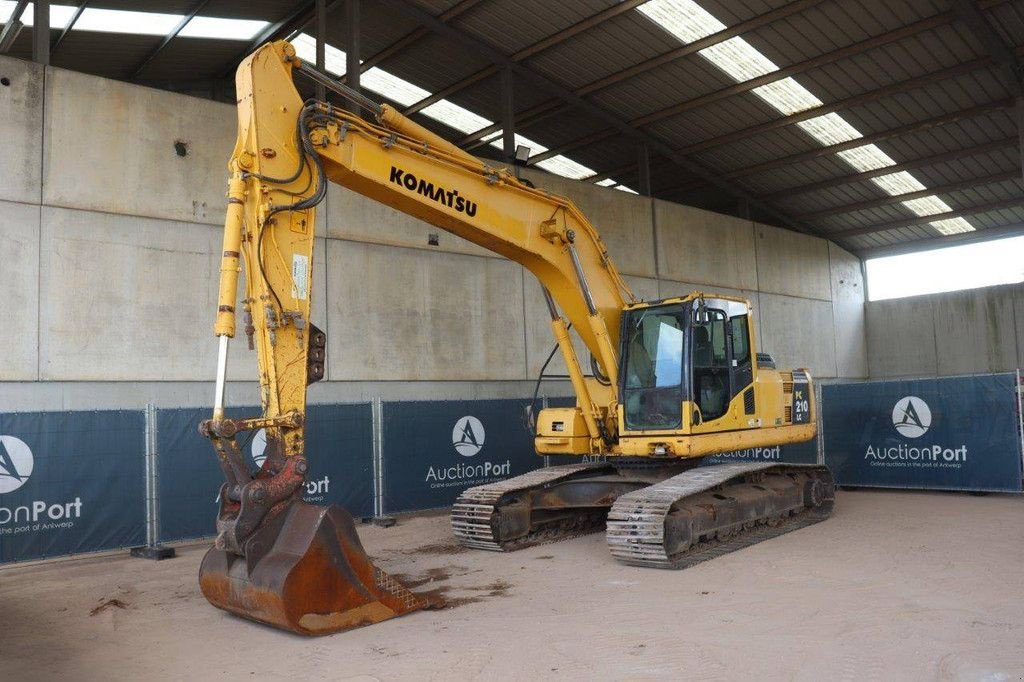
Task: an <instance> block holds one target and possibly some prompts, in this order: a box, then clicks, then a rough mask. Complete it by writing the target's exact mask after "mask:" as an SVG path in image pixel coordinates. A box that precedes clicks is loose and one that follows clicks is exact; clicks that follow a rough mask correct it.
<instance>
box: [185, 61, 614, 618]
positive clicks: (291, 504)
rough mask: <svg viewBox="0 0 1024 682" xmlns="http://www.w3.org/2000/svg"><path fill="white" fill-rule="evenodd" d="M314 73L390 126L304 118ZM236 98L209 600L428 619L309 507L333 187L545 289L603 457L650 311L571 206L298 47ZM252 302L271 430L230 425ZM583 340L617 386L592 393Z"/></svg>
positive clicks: (273, 614)
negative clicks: (623, 332) (325, 233)
mask: <svg viewBox="0 0 1024 682" xmlns="http://www.w3.org/2000/svg"><path fill="white" fill-rule="evenodd" d="M296 71H301V72H303V73H304V74H305V75H307V76H309V77H310V78H312V79H314V80H317V81H319V82H321V83H322V84H324V85H325V86H326V87H328V88H330V89H332V90H334V91H336V92H339V93H340V94H342V95H343V96H346V97H348V98H349V99H352V100H355V101H356V102H358V103H359V104H360V105H361V106H362V107H364V108H365V109H366V110H368V111H369V112H372V113H373V114H374V115H375V117H376V121H377V122H376V123H370V122H368V121H366V120H364V119H363V118H360V117H358V116H355V115H353V114H352V113H350V112H348V111H346V110H344V109H341V108H337V107H334V106H331V105H329V104H326V103H323V102H316V101H307V102H304V101H303V100H302V98H301V97H300V95H299V93H298V91H297V90H296V88H295V85H294V82H293V77H294V74H295V72H296ZM236 88H237V97H238V138H237V141H236V144H235V148H234V151H233V153H232V156H231V160H230V162H229V173H230V179H229V184H228V208H227V217H226V220H225V229H224V243H223V251H222V256H221V269H220V289H219V293H218V310H217V319H216V324H215V334H216V335H217V337H218V340H219V349H218V368H217V384H216V395H215V403H214V413H213V417H212V419H210V420H207V421H205V422H203V424H202V425H201V426H200V430H201V432H202V433H203V434H204V435H205V436H207V437H208V438H210V439H211V441H212V442H213V444H214V447H215V449H216V451H217V454H218V458H219V461H220V464H221V468H222V470H223V472H224V475H225V480H226V482H225V484H224V486H223V488H222V490H221V509H220V511H219V514H218V523H217V530H218V537H217V541H216V545H215V547H214V549H213V550H211V551H210V553H209V554H208V555H207V557H206V559H205V560H204V563H203V567H202V569H201V572H200V578H201V585H202V589H203V591H204V594H205V595H206V596H207V598H208V599H209V600H210V601H211V602H212V603H214V604H215V605H217V606H220V607H221V608H225V609H227V610H229V611H232V612H235V613H237V614H239V615H242V616H245V617H248V618H253V619H256V620H260V621H263V622H267V623H271V624H273V625H276V626H278V627H283V628H286V629H290V630H293V631H296V632H300V633H304V634H319V633H324V632H333V631H337V630H340V629H346V628H349V627H354V626H356V625H361V624H365V623H369V622H377V621H379V620H383V619H385V618H389V617H392V616H394V615H400V614H401V613H404V612H407V611H409V610H415V609H417V608H423V607H424V606H426V602H424V601H423V600H422V599H420V598H419V597H417V596H416V595H413V594H412V593H410V592H408V591H407V590H405V589H404V588H403V587H401V586H400V585H398V584H397V582H396V581H394V580H393V579H391V578H390V577H388V576H387V575H386V574H384V573H383V572H382V571H380V570H379V569H377V568H375V567H374V566H373V565H372V564H371V563H370V561H369V559H368V558H367V557H366V555H365V552H363V550H362V547H361V546H360V544H359V540H358V536H357V535H356V534H355V530H354V526H353V524H352V520H351V518H350V517H349V516H348V514H347V513H346V512H344V510H341V509H340V508H338V507H333V506H332V507H329V508H327V507H314V506H311V505H306V504H304V503H303V502H302V501H301V492H302V488H303V483H304V480H305V474H306V471H307V467H308V465H307V463H306V460H305V446H304V418H305V411H306V410H305V401H306V387H307V386H308V385H309V384H310V383H312V382H314V381H317V380H319V379H321V378H323V375H324V362H325V358H324V353H325V349H326V337H325V335H324V333H323V332H321V331H320V330H319V329H317V328H316V327H315V326H314V325H313V323H312V321H311V319H310V312H311V305H310V303H311V297H312V288H313V287H312V281H313V280H312V263H313V248H314V244H315V235H316V232H315V218H316V207H317V205H318V204H320V203H321V202H322V201H323V199H324V197H325V196H326V193H327V183H329V182H334V183H337V184H339V185H341V186H344V187H346V188H348V189H350V190H353V191H356V192H358V193H360V194H363V195H364V196H367V197H369V198H371V199H374V200H376V201H379V202H381V203H384V204H387V205H389V206H392V207H394V208H395V209H397V210H399V211H401V212H403V213H407V214H409V215H413V216H416V217H418V218H421V219H422V220H424V221H426V222H428V223H431V224H433V225H436V226H438V227H440V228H442V229H444V230H447V231H449V232H451V233H453V234H456V235H458V236H460V237H462V238H464V239H466V240H468V241H471V242H473V243H475V244H478V245H480V246H482V247H484V248H486V249H489V250H491V251H493V252H495V253H498V254H501V255H503V256H505V257H507V258H509V259H511V260H513V261H515V262H517V263H520V264H522V265H523V266H524V267H526V268H527V269H528V270H530V271H531V272H532V273H534V275H536V276H537V278H538V280H539V281H540V283H541V285H542V286H543V288H544V293H545V296H546V299H547V302H548V308H549V312H550V315H551V325H552V330H553V332H554V335H555V337H556V340H557V341H558V344H559V347H560V349H561V351H562V353H563V357H564V358H565V362H566V366H567V368H568V371H569V376H570V378H571V381H572V384H573V387H574V389H575V391H576V395H577V398H578V404H579V408H580V412H581V416H582V419H583V422H584V424H585V428H586V432H587V434H588V440H589V444H588V449H589V450H590V451H591V452H594V453H599V452H601V451H602V449H603V448H606V447H607V445H608V444H609V443H611V442H613V441H614V439H615V429H616V409H615V400H616V396H617V394H618V393H617V387H618V367H619V363H618V348H619V321H620V316H621V315H622V310H623V307H624V305H625V304H626V302H633V301H634V298H633V296H632V294H631V293H630V291H629V288H628V287H627V285H626V284H625V282H624V281H623V280H622V278H621V277H620V275H619V273H618V271H617V270H616V269H615V266H614V265H613V264H612V262H611V260H610V259H609V257H608V253H607V250H606V248H605V246H604V244H603V242H602V241H601V238H600V237H599V236H598V234H597V232H596V231H595V229H594V228H593V226H592V225H591V224H590V223H589V222H588V221H587V220H586V218H585V217H584V216H583V214H582V213H581V212H580V211H579V209H578V208H577V207H576V206H575V205H574V204H573V203H572V202H571V201H569V200H568V199H566V198H563V197H559V196H555V195H552V194H550V193H547V192H544V191H542V190H538V189H534V188H532V187H529V186H527V185H526V184H524V183H521V182H520V181H518V180H517V179H516V178H515V177H514V176H513V175H512V174H510V173H509V172H508V171H507V170H505V169H502V168H495V167H491V166H489V165H487V164H484V163H482V162H481V161H479V160H478V159H476V158H474V157H473V156H471V155H469V154H467V153H465V152H463V151H462V150H460V149H459V148H457V147H456V146H454V145H452V144H451V143H449V142H447V141H445V140H444V139H442V138H440V137H438V136H437V135H435V134H433V133H431V132H430V131H428V130H426V129H425V128H423V127H421V126H419V125H417V124H416V123H414V122H412V121H410V120H408V119H407V118H405V117H404V116H402V115H401V114H400V113H399V112H397V111H395V110H394V109H393V108H391V107H389V106H387V105H377V104H375V103H373V102H371V101H369V100H367V99H366V98H364V97H362V96H360V95H359V94H358V93H355V92H353V91H351V90H349V89H347V88H346V87H345V86H343V85H342V84H340V83H338V82H336V81H334V80H333V79H330V78H329V77H328V76H326V75H325V74H322V73H319V72H317V71H316V70H315V69H312V68H311V67H310V66H309V65H307V64H303V63H302V61H301V60H300V59H298V58H297V57H296V56H295V51H294V48H293V47H292V46H291V45H290V44H289V43H287V42H284V41H280V42H275V43H272V44H267V45H264V46H263V47H261V48H260V49H259V50H257V51H256V52H254V53H253V54H252V55H250V56H249V57H248V58H247V59H246V60H245V61H244V62H242V64H241V65H240V67H239V69H238V72H237V76H236ZM243 273H244V278H242V277H241V274H243ZM239 289H241V290H242V291H241V311H242V313H243V319H244V322H245V333H246V335H247V337H248V342H249V345H250V348H254V349H255V350H256V352H257V358H258V364H259V382H260V389H261V400H262V404H263V415H262V416H260V417H253V418H249V419H228V418H227V417H226V416H225V412H224V386H225V382H226V379H227V358H228V342H229V339H230V338H232V337H234V336H235V333H236V313H237V308H238V304H239ZM563 315H564V317H563ZM567 320H568V322H567ZM569 324H571V325H572V326H573V327H574V328H575V330H576V332H577V333H578V334H579V336H580V338H581V340H582V341H583V343H584V344H585V345H586V347H587V349H588V350H589V351H590V353H591V355H592V357H593V358H594V359H595V360H596V363H597V364H598V365H599V370H600V374H602V375H603V376H604V378H605V380H604V381H599V380H596V379H594V378H592V377H587V376H585V374H584V371H583V369H582V368H581V365H580V362H579V358H578V357H577V356H576V353H575V350H574V348H573V344H572V342H571V340H570V337H569V331H568V327H569ZM255 429H264V430H265V432H266V436H267V449H266V453H267V457H266V459H265V461H264V463H263V465H262V467H261V469H260V471H259V472H257V473H256V474H253V473H252V472H251V470H250V468H249V466H248V464H247V463H246V462H245V461H244V458H243V456H242V453H241V450H240V448H239V445H238V439H237V438H236V436H237V434H239V433H240V432H244V431H252V430H255Z"/></svg>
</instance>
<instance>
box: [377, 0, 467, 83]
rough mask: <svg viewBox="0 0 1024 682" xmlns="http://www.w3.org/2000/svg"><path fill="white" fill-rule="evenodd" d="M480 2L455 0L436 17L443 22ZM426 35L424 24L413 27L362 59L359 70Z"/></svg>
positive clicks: (428, 32) (393, 53)
mask: <svg viewBox="0 0 1024 682" xmlns="http://www.w3.org/2000/svg"><path fill="white" fill-rule="evenodd" d="M481 2H483V0H462V2H457V3H455V5H453V6H452V7H450V8H448V9H446V10H445V11H444V12H441V14H439V15H438V17H437V18H438V19H440V20H441V21H444V22H448V21H451V20H452V19H454V18H455V17H457V16H459V15H460V14H465V13H466V12H467V11H469V10H470V9H472V8H473V7H475V6H477V5H479V4H480V3H481ZM428 35H430V29H428V28H426V27H425V26H420V27H418V28H416V29H413V30H412V31H410V32H409V33H407V34H405V35H404V36H402V37H401V38H399V39H398V40H396V41H395V42H393V43H391V44H390V45H388V46H387V47H385V48H384V49H383V50H381V51H380V52H377V53H376V54H374V55H371V56H369V57H367V58H366V59H365V60H363V63H362V65H361V66H360V71H362V72H365V71H366V70H367V69H372V68H373V67H375V66H377V65H378V64H380V63H381V62H383V61H384V60H386V59H390V58H391V57H394V56H395V55H396V54H398V53H400V52H401V51H402V50H405V49H406V48H408V47H411V46H412V45H414V44H416V43H417V42H419V41H420V40H422V39H423V38H426V37H427V36H428Z"/></svg>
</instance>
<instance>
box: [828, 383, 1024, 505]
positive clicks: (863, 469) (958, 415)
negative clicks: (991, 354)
mask: <svg viewBox="0 0 1024 682" xmlns="http://www.w3.org/2000/svg"><path fill="white" fill-rule="evenodd" d="M822 404H823V418H824V437H825V442H824V444H825V448H824V449H825V464H827V465H828V466H829V467H831V469H832V472H833V474H834V475H835V477H836V482H837V483H840V484H844V485H853V486H858V485H861V486H869V487H882V488H927V489H934V490H976V491H1003V492H1020V491H1021V437H1020V433H1019V423H1020V422H1019V415H1018V407H1017V396H1016V376H1015V375H1014V374H994V375H984V376H973V377H952V378H946V379H914V380H902V381H871V382H866V383H857V384H830V385H828V386H824V387H823V399H822Z"/></svg>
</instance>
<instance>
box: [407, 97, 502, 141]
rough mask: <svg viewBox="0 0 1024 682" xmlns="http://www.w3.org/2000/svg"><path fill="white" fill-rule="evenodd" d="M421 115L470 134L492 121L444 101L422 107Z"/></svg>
mask: <svg viewBox="0 0 1024 682" xmlns="http://www.w3.org/2000/svg"><path fill="white" fill-rule="evenodd" d="M421 113H422V114H423V115H424V116H429V117H430V118H432V119H434V120H435V121H440V122H441V123H444V124H445V125H446V126H448V127H449V128H454V129H455V130H458V131H460V132H463V133H472V132H475V131H477V130H480V129H481V128H486V127H487V126H489V125H491V124H492V123H493V121H488V120H487V119H486V118H484V117H483V116H479V115H478V114H474V113H473V112H472V111H470V110H469V109H466V108H465V107H460V106H459V105H458V104H455V103H454V102H449V101H448V100H446V99H443V100H441V101H440V102H435V103H434V104H431V105H430V106H429V107H424V108H423V110H422V112H421Z"/></svg>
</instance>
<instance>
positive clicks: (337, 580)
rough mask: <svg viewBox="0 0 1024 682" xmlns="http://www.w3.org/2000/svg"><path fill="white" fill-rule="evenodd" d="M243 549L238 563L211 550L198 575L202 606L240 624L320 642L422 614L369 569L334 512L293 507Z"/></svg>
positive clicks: (411, 598) (412, 598)
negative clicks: (311, 637)
mask: <svg viewBox="0 0 1024 682" xmlns="http://www.w3.org/2000/svg"><path fill="white" fill-rule="evenodd" d="M245 544H246V551H245V556H240V555H238V554H234V553H231V552H228V551H225V550H223V549H217V548H216V547H215V548H213V549H211V550H210V551H209V552H207V553H206V556H205V557H204V558H203V563H202V566H201V567H200V569H199V584H200V588H201V589H202V591H203V595H204V596H205V597H206V599H207V600H209V602H210V603H211V604H213V605H214V606H216V607H218V608H221V609H224V610H225V611H230V612H231V613H234V614H236V615H239V616H242V617H243V618H249V619H251V620H255V621H259V622H261V623H266V624H268V625H273V626H274V627H278V628H281V629H284V630H290V631H291V632H295V633H298V634H301V635H326V634H331V633H334V632H340V631H343V630H350V629H352V628H357V627H360V626H363V625H370V624H372V623H379V622H380V621H383V620H387V619H388V618H394V617H395V616H401V615H402V614H405V613H409V612H410V611H417V610H419V609H422V608H425V607H426V606H427V600H426V599H424V598H423V597H420V596H419V595H416V594H414V593H412V592H410V591H409V590H408V589H406V588H405V587H404V586H403V585H402V584H401V583H399V582H398V581H397V580H395V579H394V578H392V577H391V576H389V575H388V574H387V573H385V572H384V571H382V570H380V569H379V568H377V567H376V566H374V565H373V563H372V562H371V561H370V559H369V557H368V556H366V552H365V551H364V550H363V546H362V543H360V542H359V536H358V535H356V530H355V524H354V523H353V522H352V517H351V516H350V515H349V513H348V512H347V511H345V510H344V509H342V508H341V507H339V506H337V505H331V506H327V507H325V506H319V505H311V504H306V503H304V502H295V503H293V504H291V505H290V506H289V507H288V508H287V509H285V510H284V511H282V512H281V513H280V514H279V515H278V516H277V517H276V518H274V519H273V520H272V521H270V522H269V523H267V524H265V525H264V526H263V527H262V528H261V529H260V530H258V531H257V532H256V533H255V534H254V535H253V536H252V538H250V539H249V540H248V541H247V542H246V543H245Z"/></svg>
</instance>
